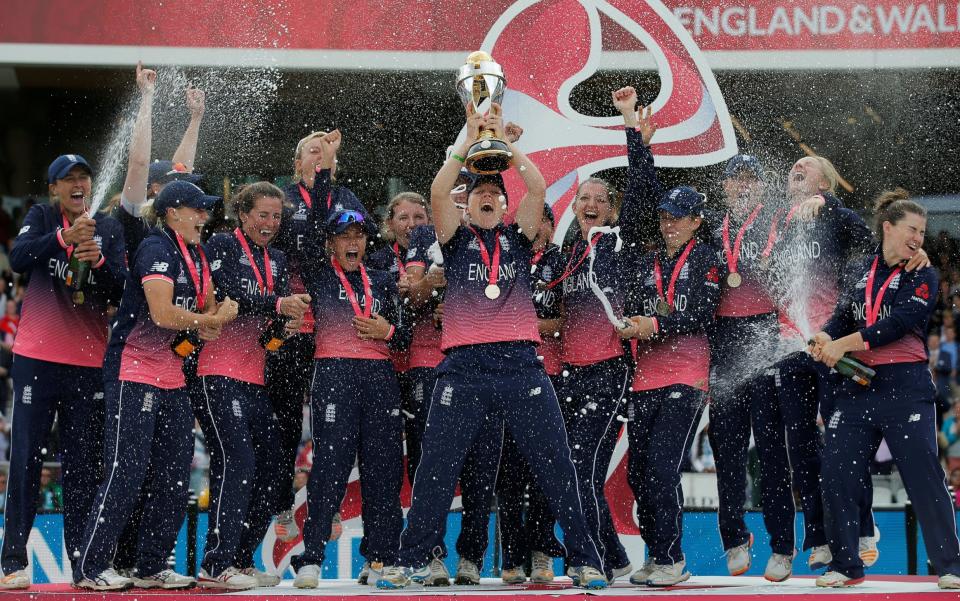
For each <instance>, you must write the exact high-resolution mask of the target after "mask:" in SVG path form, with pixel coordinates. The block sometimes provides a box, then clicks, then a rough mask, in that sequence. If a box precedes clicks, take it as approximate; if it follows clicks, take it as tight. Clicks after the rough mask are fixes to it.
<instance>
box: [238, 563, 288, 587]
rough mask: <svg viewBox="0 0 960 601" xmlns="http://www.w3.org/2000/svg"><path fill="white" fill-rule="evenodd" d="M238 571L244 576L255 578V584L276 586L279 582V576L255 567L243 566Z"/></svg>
mask: <svg viewBox="0 0 960 601" xmlns="http://www.w3.org/2000/svg"><path fill="white" fill-rule="evenodd" d="M240 573H241V574H243V575H244V576H250V577H252V578H255V579H256V580H257V586H277V585H278V584H280V577H279V576H277V575H276V574H271V573H270V572H261V571H260V570H258V569H257V568H255V567H253V566H250V567H249V568H243V569H242V570H240Z"/></svg>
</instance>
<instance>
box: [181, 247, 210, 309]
mask: <svg viewBox="0 0 960 601" xmlns="http://www.w3.org/2000/svg"><path fill="white" fill-rule="evenodd" d="M174 234H175V235H176V237H177V245H178V246H179V247H180V254H181V255H182V256H183V262H184V263H186V264H187V271H188V272H190V279H191V280H192V281H193V290H194V291H195V292H196V293H197V308H198V309H200V312H201V313H202V312H203V308H204V306H206V304H207V282H209V281H210V266H209V265H208V264H207V255H205V254H203V249H202V248H200V247H199V246H197V254H199V255H200V265H201V270H202V273H197V264H196V263H195V262H194V260H193V256H192V255H191V254H190V249H188V248H187V245H186V243H185V242H184V241H183V236H181V235H180V233H179V232H174ZM201 275H202V276H203V277H202V279H201Z"/></svg>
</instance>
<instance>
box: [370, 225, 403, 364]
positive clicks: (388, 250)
mask: <svg viewBox="0 0 960 601" xmlns="http://www.w3.org/2000/svg"><path fill="white" fill-rule="evenodd" d="M408 254H409V251H408V250H407V249H406V248H404V247H402V246H400V244H399V243H397V242H393V243H390V244H387V245H386V246H384V247H382V248H380V249H379V250H377V251H376V252H375V253H373V254H371V255H370V256H369V257H367V267H369V268H371V269H378V270H380V271H386V272H388V273H390V275H392V276H393V278H394V280H395V281H397V282H399V281H400V276H401V275H403V274H404V273H406V268H407V261H408V259H407V256H408ZM392 359H393V369H394V371H396V372H397V373H403V372H405V371H407V370H408V369H410V367H411V365H410V351H409V350H405V351H394V353H393V356H392Z"/></svg>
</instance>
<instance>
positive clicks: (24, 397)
mask: <svg viewBox="0 0 960 601" xmlns="http://www.w3.org/2000/svg"><path fill="white" fill-rule="evenodd" d="M20 402H21V403H23V404H24V405H29V404H31V403H33V386H24V387H23V394H21V395H20Z"/></svg>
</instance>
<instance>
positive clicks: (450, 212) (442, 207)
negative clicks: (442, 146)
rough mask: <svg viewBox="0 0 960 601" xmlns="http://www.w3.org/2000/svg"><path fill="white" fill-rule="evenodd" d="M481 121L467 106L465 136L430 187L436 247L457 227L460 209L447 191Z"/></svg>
mask: <svg viewBox="0 0 960 601" xmlns="http://www.w3.org/2000/svg"><path fill="white" fill-rule="evenodd" d="M485 121H486V119H485V118H484V116H483V115H481V114H479V113H477V112H476V111H474V110H473V105H472V104H468V105H467V136H466V138H464V140H463V142H462V143H461V144H460V146H458V147H457V148H455V149H454V151H453V152H452V153H451V154H450V157H449V158H447V160H446V161H445V162H444V163H443V166H442V167H440V171H438V172H437V175H436V177H434V178H433V184H432V185H431V186H430V208H431V209H432V211H433V224H434V226H435V227H436V230H437V240H439V241H440V244H446V243H447V242H448V241H449V240H450V238H452V237H453V235H454V234H455V233H456V231H457V228H458V227H459V226H460V209H458V208H457V207H455V206H454V205H453V201H452V200H450V190H452V189H453V185H454V184H455V183H456V182H457V176H458V175H459V174H460V167H462V166H463V157H464V156H466V154H467V151H468V150H470V146H471V145H472V144H473V142H474V141H475V140H476V139H477V135H478V134H479V133H480V128H481V127H483V125H484V123H485Z"/></svg>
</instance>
